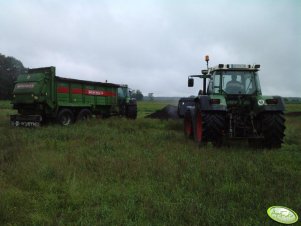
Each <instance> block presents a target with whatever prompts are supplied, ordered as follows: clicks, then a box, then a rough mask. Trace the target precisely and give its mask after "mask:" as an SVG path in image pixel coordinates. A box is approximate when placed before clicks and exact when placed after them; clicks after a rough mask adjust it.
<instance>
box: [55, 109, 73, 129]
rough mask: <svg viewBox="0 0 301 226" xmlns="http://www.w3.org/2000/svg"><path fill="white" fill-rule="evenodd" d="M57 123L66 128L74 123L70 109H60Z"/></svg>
mask: <svg viewBox="0 0 301 226" xmlns="http://www.w3.org/2000/svg"><path fill="white" fill-rule="evenodd" d="M57 121H58V123H60V124H61V125H63V126H68V125H70V124H72V123H73V122H74V114H73V112H72V111H71V110H70V109H67V108H64V109H61V110H60V111H59V113H58V115H57Z"/></svg>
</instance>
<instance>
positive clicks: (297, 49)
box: [0, 0, 301, 96]
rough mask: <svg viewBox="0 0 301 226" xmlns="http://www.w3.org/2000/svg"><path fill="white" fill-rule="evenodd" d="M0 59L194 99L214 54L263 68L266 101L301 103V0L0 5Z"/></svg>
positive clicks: (17, 0)
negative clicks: (196, 77)
mask: <svg viewBox="0 0 301 226" xmlns="http://www.w3.org/2000/svg"><path fill="white" fill-rule="evenodd" d="M0 53H2V54H4V55H6V56H13V57H15V58H17V59H19V60H21V61H22V62H23V64H24V66H26V67H30V68H35V67H45V66H56V69H57V75H58V76H62V77H71V78H77V79H84V80H93V81H105V80H108V81H109V82H113V83H122V84H128V85H129V86H130V87H131V88H133V89H140V90H141V91H142V93H143V94H144V95H147V94H148V93H149V92H153V93H154V96H189V95H192V94H193V95H195V94H196V93H197V90H198V88H199V87H195V88H188V87H187V76H188V75H189V74H198V73H200V71H201V69H205V67H206V64H205V62H204V56H205V55H206V54H208V55H209V56H210V62H209V64H210V65H211V66H214V65H216V64H219V63H246V64H254V63H258V64H261V71H260V75H261V78H260V79H261V87H262V90H263V93H264V94H267V95H282V96H301V1H299V0H258V1H257V0H246V1H240V0H237V1H235V0H231V1H230V0H228V1H226V0H224V1H222V0H220V1H218V0H210V1H209V0H207V1H203V0H194V1H193V0H185V1H184V0H183V1H180V0H173V1H172V0H169V1H164V0H144V1H143V0H127V1H123V0H89V1H88V0H82V1H79V0H70V1H69V0H65V1H62V0H53V1H51V0H36V1H34V0H32V1H31V0H27V1H24V0H0ZM195 83H196V85H200V84H201V82H200V81H195Z"/></svg>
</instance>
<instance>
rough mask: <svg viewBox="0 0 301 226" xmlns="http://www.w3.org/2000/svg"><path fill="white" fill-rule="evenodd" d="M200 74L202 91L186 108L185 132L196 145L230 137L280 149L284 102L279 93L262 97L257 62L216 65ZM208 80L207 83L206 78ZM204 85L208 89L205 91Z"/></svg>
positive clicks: (217, 142) (189, 78)
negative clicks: (252, 63)
mask: <svg viewBox="0 0 301 226" xmlns="http://www.w3.org/2000/svg"><path fill="white" fill-rule="evenodd" d="M206 61H207V70H202V75H190V76H189V77H188V86H189V87H192V86H193V85H194V79H193V78H195V77H197V78H202V79H203V90H200V91H199V95H198V96H197V97H196V98H195V99H194V104H193V105H190V106H188V107H186V111H185V115H184V134H185V136H187V137H190V138H193V139H194V140H195V141H196V142H197V143H198V144H199V145H201V144H206V143H208V142H211V143H212V144H213V145H214V146H221V145H222V144H223V143H226V142H227V141H229V140H231V139H248V141H249V144H250V145H252V146H254V145H255V146H256V147H266V148H280V147H281V144H282V143H283V138H284V130H285V125H284V122H285V118H284V114H283V112H284V102H283V99H282V98H281V97H280V96H263V95H262V93H261V88H260V83H259V78H258V71H259V68H260V65H257V64H256V65H246V64H219V65H217V66H215V67H211V68H208V61H209V57H208V56H206ZM207 80H209V83H208V86H207V85H206V81H207ZM206 88H207V90H206Z"/></svg>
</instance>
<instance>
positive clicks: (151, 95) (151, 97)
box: [148, 93, 154, 101]
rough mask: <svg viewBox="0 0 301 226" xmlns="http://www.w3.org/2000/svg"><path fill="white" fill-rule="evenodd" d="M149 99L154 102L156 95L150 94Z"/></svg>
mask: <svg viewBox="0 0 301 226" xmlns="http://www.w3.org/2000/svg"><path fill="white" fill-rule="evenodd" d="M148 99H149V100H151V101H153V100H154V93H149V94H148Z"/></svg>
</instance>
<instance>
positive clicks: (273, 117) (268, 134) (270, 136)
mask: <svg viewBox="0 0 301 226" xmlns="http://www.w3.org/2000/svg"><path fill="white" fill-rule="evenodd" d="M284 123H285V118H284V115H283V112H268V113H264V114H263V117H262V133H263V136H264V141H263V142H264V146H265V147H267V148H280V147H281V144H282V143H283V138H284V130H285V125H284Z"/></svg>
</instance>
